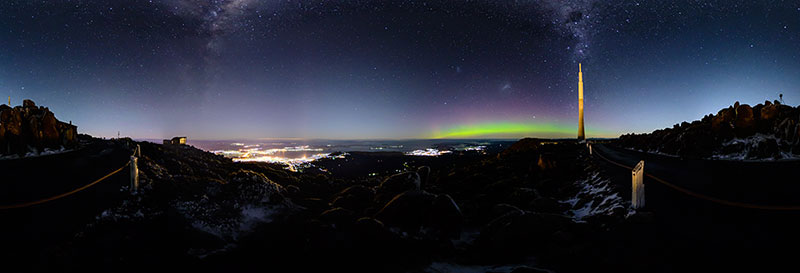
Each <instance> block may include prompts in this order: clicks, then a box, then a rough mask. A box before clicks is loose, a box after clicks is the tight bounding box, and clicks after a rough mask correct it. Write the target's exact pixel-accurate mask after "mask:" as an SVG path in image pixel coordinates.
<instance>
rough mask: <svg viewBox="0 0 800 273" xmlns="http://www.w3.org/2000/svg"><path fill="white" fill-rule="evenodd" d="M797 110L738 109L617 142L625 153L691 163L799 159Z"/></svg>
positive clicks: (773, 106) (770, 106)
mask: <svg viewBox="0 0 800 273" xmlns="http://www.w3.org/2000/svg"><path fill="white" fill-rule="evenodd" d="M799 121H800V108H797V107H791V106H787V105H783V104H781V103H780V102H778V101H774V102H770V101H765V102H764V104H758V105H756V106H753V107H751V106H750V105H747V104H739V102H738V101H737V102H736V103H734V105H733V106H730V107H728V108H725V109H722V110H720V111H719V112H717V114H716V115H707V116H705V117H703V119H701V120H696V121H693V122H691V123H688V122H683V123H681V124H675V126H673V127H672V128H665V129H661V130H656V131H653V132H652V133H649V134H641V135H636V134H628V135H622V136H620V140H619V142H618V144H619V145H620V146H622V147H625V148H630V149H635V150H642V151H645V152H656V153H664V154H670V155H677V156H681V157H691V158H719V159H780V158H786V157H797V156H800V126H799V125H798V124H799Z"/></svg>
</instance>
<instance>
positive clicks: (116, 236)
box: [44, 139, 632, 272]
mask: <svg viewBox="0 0 800 273" xmlns="http://www.w3.org/2000/svg"><path fill="white" fill-rule="evenodd" d="M136 144H138V145H140V146H141V153H142V156H141V157H140V158H139V170H140V179H141V185H142V187H141V189H140V190H139V192H137V193H135V194H133V195H130V196H129V197H128V198H125V199H124V200H122V202H121V203H120V204H119V205H118V206H114V207H112V208H110V209H107V210H105V211H103V212H102V213H100V214H99V215H98V216H97V217H96V218H95V220H94V221H92V223H89V224H88V225H86V227H85V228H83V229H82V230H81V231H80V232H79V233H78V234H76V236H75V237H74V238H73V239H72V240H70V241H69V242H67V243H64V244H63V245H62V246H60V247H58V248H57V249H58V250H57V251H54V252H53V253H50V254H52V257H49V258H46V259H44V260H45V261H47V263H50V264H49V265H48V266H47V268H59V269H61V271H77V270H83V269H85V268H98V267H100V268H104V269H108V270H112V269H113V270H115V271H118V270H120V269H125V270H131V271H139V270H145V269H152V268H159V269H170V268H175V269H180V270H183V271H234V272H241V271H245V272H250V271H263V270H266V269H271V270H277V271H279V272H286V271H290V272H309V271H320V270H334V271H339V270H348V271H356V272H359V271H370V272H450V271H453V270H473V271H474V270H478V271H490V272H512V271H513V272H544V271H541V270H543V269H548V270H557V271H567V272H569V271H582V270H586V269H589V268H604V267H605V268H614V266H616V265H617V263H621V262H622V260H623V257H622V256H620V255H625V254H624V253H622V252H619V253H618V252H608V251H606V250H607V249H608V248H609V244H615V243H612V241H611V240H609V236H614V235H613V234H614V233H609V230H611V229H615V228H617V227H624V226H626V224H621V223H628V222H631V220H629V219H626V216H627V215H629V213H630V212H629V211H628V209H627V206H628V205H627V204H625V202H624V201H623V200H622V199H621V198H619V197H618V192H619V189H616V188H615V187H614V186H613V185H611V184H610V183H609V182H608V179H605V178H604V176H605V175H604V172H603V171H602V170H601V169H600V168H598V167H595V166H594V165H593V164H592V163H591V158H590V157H589V156H588V154H586V149H585V148H584V147H583V146H582V145H579V144H577V143H574V142H567V143H562V144H547V145H542V143H541V141H540V140H537V139H523V140H521V141H519V142H517V143H515V144H514V145H512V146H511V147H509V148H508V149H506V150H504V151H502V152H500V153H490V154H486V155H483V156H480V157H475V158H473V157H465V158H467V159H464V160H463V161H458V160H457V159H458V157H450V158H451V159H456V160H454V161H452V162H450V163H448V164H438V165H440V166H447V167H437V168H431V167H429V166H414V165H408V164H406V166H405V167H404V170H401V172H399V173H395V174H392V175H382V176H373V177H363V178H359V179H344V178H333V176H329V175H325V174H308V173H305V174H304V173H291V172H286V171H284V170H283V169H282V166H278V165H271V164H266V163H234V162H232V161H231V160H230V159H227V158H224V157H222V156H218V155H214V154H211V153H207V152H204V151H201V150H198V149H195V148H193V147H191V146H185V145H160V144H152V143H146V142H141V143H131V144H130V145H127V146H130V147H135V146H136ZM123 190H126V189H123ZM631 219H632V218H631ZM576 261H581V262H579V263H576Z"/></svg>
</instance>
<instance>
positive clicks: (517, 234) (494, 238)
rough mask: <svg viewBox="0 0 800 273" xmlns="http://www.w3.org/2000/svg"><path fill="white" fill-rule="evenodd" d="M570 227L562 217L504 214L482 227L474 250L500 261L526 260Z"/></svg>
mask: <svg viewBox="0 0 800 273" xmlns="http://www.w3.org/2000/svg"><path fill="white" fill-rule="evenodd" d="M573 224H574V223H573V222H572V220H571V219H570V218H568V217H566V216H563V215H557V214H543V213H533V212H516V211H514V212H513V213H507V214H505V215H503V216H500V217H498V218H497V219H495V220H493V221H491V222H490V223H489V224H487V225H486V226H484V227H483V229H482V230H481V232H480V236H479V237H478V239H477V241H476V247H478V248H480V249H481V251H485V253H484V254H485V255H490V256H496V257H498V258H504V259H515V258H521V257H525V256H527V254H530V253H531V252H534V251H536V250H541V249H545V248H543V247H542V246H543V245H545V244H548V243H550V241H551V239H553V238H554V237H553V235H554V234H556V233H557V232H559V231H562V230H568V229H569V228H570V227H571V226H572V225H573Z"/></svg>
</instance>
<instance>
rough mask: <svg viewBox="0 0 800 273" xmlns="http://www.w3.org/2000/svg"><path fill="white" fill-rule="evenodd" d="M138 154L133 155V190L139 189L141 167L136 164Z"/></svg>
mask: <svg viewBox="0 0 800 273" xmlns="http://www.w3.org/2000/svg"><path fill="white" fill-rule="evenodd" d="M136 161H137V159H136V156H133V155H132V156H131V192H136V191H138V190H139V168H138V167H137V166H136Z"/></svg>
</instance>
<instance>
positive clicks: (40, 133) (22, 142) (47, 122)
mask: <svg viewBox="0 0 800 273" xmlns="http://www.w3.org/2000/svg"><path fill="white" fill-rule="evenodd" d="M77 138H78V127H77V126H75V125H72V124H71V123H64V122H60V121H58V119H56V117H55V114H53V112H50V109H48V108H47V107H44V106H38V107H37V106H36V103H34V102H33V101H32V100H24V101H23V102H22V106H16V107H13V108H12V107H10V106H8V105H5V104H3V105H0V155H3V154H17V155H20V156H22V155H25V154H27V153H28V152H42V151H44V149H45V148H49V149H59V148H62V147H66V148H70V147H74V146H75V145H76V144H77Z"/></svg>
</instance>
